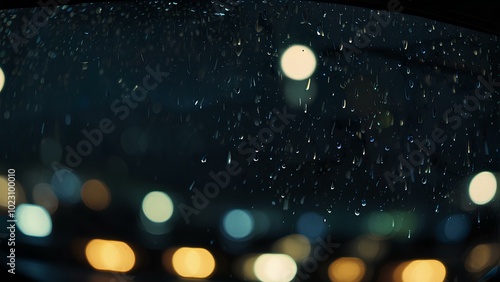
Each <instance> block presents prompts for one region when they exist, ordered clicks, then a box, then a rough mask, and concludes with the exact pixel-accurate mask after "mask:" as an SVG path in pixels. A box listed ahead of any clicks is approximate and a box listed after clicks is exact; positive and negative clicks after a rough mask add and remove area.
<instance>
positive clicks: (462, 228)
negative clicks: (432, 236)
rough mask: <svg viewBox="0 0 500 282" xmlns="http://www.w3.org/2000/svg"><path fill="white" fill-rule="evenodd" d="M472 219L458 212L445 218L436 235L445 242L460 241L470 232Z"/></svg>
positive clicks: (438, 226)
mask: <svg viewBox="0 0 500 282" xmlns="http://www.w3.org/2000/svg"><path fill="white" fill-rule="evenodd" d="M470 225H471V224H470V221H469V219H468V218H467V216H465V215H463V214H456V215H452V216H449V217H447V218H445V219H444V220H443V221H441V222H440V223H439V224H438V225H437V228H436V237H437V239H438V240H439V241H441V242H444V243H453V242H460V241H462V240H463V239H465V237H467V235H469V232H470Z"/></svg>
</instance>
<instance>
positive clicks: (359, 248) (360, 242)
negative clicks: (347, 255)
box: [353, 235, 387, 261]
mask: <svg viewBox="0 0 500 282" xmlns="http://www.w3.org/2000/svg"><path fill="white" fill-rule="evenodd" d="M353 252H355V253H356V254H357V255H358V256H359V257H360V258H362V259H364V260H368V261H371V260H376V259H379V258H381V257H382V256H383V255H384V254H385V253H386V252H387V246H386V243H385V242H384V241H383V240H381V239H380V238H379V237H376V236H372V235H364V236H362V237H360V238H358V239H357V240H356V241H355V244H354V250H353Z"/></svg>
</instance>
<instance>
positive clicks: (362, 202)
mask: <svg viewBox="0 0 500 282" xmlns="http://www.w3.org/2000/svg"><path fill="white" fill-rule="evenodd" d="M361 205H362V206H363V207H366V200H365V199H363V200H361Z"/></svg>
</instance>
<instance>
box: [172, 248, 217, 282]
mask: <svg viewBox="0 0 500 282" xmlns="http://www.w3.org/2000/svg"><path fill="white" fill-rule="evenodd" d="M172 265H173V268H174V270H175V272H176V273H177V274H178V275H179V276H182V277H184V278H207V277H209V276H210V275H211V274H212V273H213V272H214V270H215V259H214V257H213V256H212V254H211V253H210V252H209V251H208V250H206V249H202V248H187V247H183V248H180V249H178V250H177V251H176V252H175V253H174V255H173V256H172Z"/></svg>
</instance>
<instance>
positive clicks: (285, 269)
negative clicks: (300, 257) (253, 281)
mask: <svg viewBox="0 0 500 282" xmlns="http://www.w3.org/2000/svg"><path fill="white" fill-rule="evenodd" d="M253 270H254V273H255V276H256V277H257V278H258V279H259V280H260V281H265V282H283V281H291V280H292V279H293V278H294V277H295V275H296V274H297V264H296V263H295V261H294V260H293V258H291V257H290V256H288V255H284V254H263V255H260V256H259V257H258V258H257V259H256V260H255V264H254V267H253Z"/></svg>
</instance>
